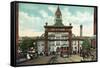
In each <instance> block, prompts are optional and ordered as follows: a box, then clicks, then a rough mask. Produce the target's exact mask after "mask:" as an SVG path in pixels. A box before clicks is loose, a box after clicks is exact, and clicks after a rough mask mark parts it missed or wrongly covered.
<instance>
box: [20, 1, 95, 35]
mask: <svg viewBox="0 0 100 68" xmlns="http://www.w3.org/2000/svg"><path fill="white" fill-rule="evenodd" d="M57 7H58V5H47V4H31V3H19V36H29V37H33V36H41V35H42V34H43V33H44V30H45V29H44V25H45V23H46V22H47V23H48V25H53V24H54V23H55V22H54V19H55V12H56V10H57ZM59 7H60V10H61V13H62V20H63V24H64V25H65V26H69V23H71V24H72V26H73V28H72V33H73V34H74V35H75V36H79V35H80V25H83V36H93V20H94V19H93V17H94V16H93V15H94V8H93V7H80V6H67V5H59Z"/></svg>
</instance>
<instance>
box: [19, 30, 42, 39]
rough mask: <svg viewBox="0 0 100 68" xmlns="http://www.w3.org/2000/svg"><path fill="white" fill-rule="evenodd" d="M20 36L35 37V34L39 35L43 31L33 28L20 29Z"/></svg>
mask: <svg viewBox="0 0 100 68" xmlns="http://www.w3.org/2000/svg"><path fill="white" fill-rule="evenodd" d="M19 33H20V36H28V37H36V36H41V35H42V34H43V32H33V30H28V29H26V30H23V31H20V32H19Z"/></svg>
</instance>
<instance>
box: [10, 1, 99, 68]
mask: <svg viewBox="0 0 100 68" xmlns="http://www.w3.org/2000/svg"><path fill="white" fill-rule="evenodd" d="M19 4H20V5H22V6H21V8H20V9H19V7H20V6H19ZM23 4H26V5H24V6H25V7H27V4H28V5H29V4H31V5H39V6H40V8H41V9H42V8H43V6H42V7H41V5H45V6H46V5H47V6H48V5H49V6H57V8H56V11H54V13H55V23H54V24H52V25H49V22H50V20H49V21H46V22H45V24H43V25H44V26H42V28H44V30H42V31H43V32H44V33H43V35H41V36H36V37H31V38H30V37H28V36H25V35H24V36H23V37H21V39H19V33H20V32H19V26H20V23H19V20H20V19H19V17H20V15H19V11H20V10H23V11H24V9H23V8H22V7H23ZM10 6H11V58H10V59H11V60H10V61H11V63H10V65H11V66H14V67H18V66H35V65H55V64H70V63H85V62H97V61H98V26H97V25H98V14H97V13H98V12H97V11H98V7H97V6H91V5H73V4H57V3H39V2H24V1H13V2H11V4H10ZM63 6H64V7H72V8H73V7H74V8H77V7H79V9H80V8H92V9H93V10H92V11H90V10H89V9H87V11H90V12H91V13H92V12H93V13H92V15H93V19H92V20H93V21H92V25H93V29H91V30H93V32H92V36H84V35H83V34H82V33H83V29H82V28H83V27H84V25H82V23H81V24H77V25H80V26H79V28H80V30H79V31H80V32H79V33H80V34H79V35H77V36H75V35H74V34H73V31H72V28H73V27H74V26H73V21H71V23H69V25H67V26H66V25H65V24H63V22H62V19H63V18H62V12H61V9H62V8H61V7H63ZM27 8H29V7H27ZM33 8H36V7H33ZM46 8H47V7H46ZM76 10H78V9H76ZM76 10H75V11H76ZM27 11H29V12H31V13H32V12H33V14H36V12H35V11H30V10H27ZM48 12H49V13H51V12H50V11H48ZM70 12H71V11H70ZM72 12H73V11H72ZM73 14H74V13H73ZM53 16H54V15H53ZM83 16H84V15H83ZM76 17H77V16H76ZM22 18H23V17H22ZM45 18H46V17H45ZM32 19H33V18H32ZM30 20H31V19H30ZM80 20H82V18H80ZM58 22H59V23H58ZM65 22H66V21H65ZM29 25H30V24H29ZM34 25H36V24H34ZM87 25H88V26H89V24H88V23H87ZM21 26H22V25H21ZM21 26H20V28H21ZM26 26H27V25H26ZM32 28H33V27H32ZM33 29H34V28H33ZM37 29H38V28H37ZM40 29H41V28H40ZM87 29H88V27H87ZM20 31H21V30H20ZM59 32H61V33H66V36H67V33H68V36H67V37H68V39H66V38H65V39H59V38H58V39H49V37H55V36H53V35H51V34H52V33H56V34H59ZM26 34H27V32H26ZM49 34H50V36H49ZM87 34H89V33H87ZM34 35H37V33H36V34H34ZM66 36H64V37H66ZM61 37H62V36H61ZM33 38H34V39H33ZM22 39H24V40H22ZM32 40H33V41H32ZM66 40H68V47H66V45H67V44H65V46H64V44H63V46H60V45H61V43H60V44H57V46H56V45H54V46H55V47H56V49H54V48H52V47H53V46H52V47H51V51H50V48H49V43H48V41H66ZM74 40H76V41H78V43H77V42H75V45H77V46H76V47H73V45H74V43H72V41H74ZM23 41H24V42H25V43H23ZM40 41H42V42H44V45H43V44H40ZM80 41H82V44H79V43H80ZM87 41H88V42H87ZM20 42H22V43H23V44H21V45H20ZM26 42H27V43H26ZM30 43H32V45H30V46H29V48H28V47H26V50H25V47H24V46H22V45H27V44H30ZM90 43H91V44H90ZM38 44H40V45H41V47H40V48H42V46H44V49H42V50H40V49H39V47H38ZM34 45H35V46H34ZM52 45H53V44H52ZM58 45H59V47H58ZM84 45H87V46H84ZM19 46H20V47H19ZM80 46H81V47H80ZM73 48H74V49H73ZM81 48H82V49H81ZM32 49H33V52H34V53H32V51H31V50H32ZM53 49H54V51H53ZM75 49H76V51H75ZM38 50H40V51H38ZM43 50H44V51H43ZM91 52H92V53H91ZM26 56H29V57H30V58H25V57H26ZM58 56H59V57H60V58H61V59H62V60H65V59H66V58H67V60H68V62H59V61H57V57H58ZM77 56H79V57H77ZM41 57H44V59H45V60H43V61H47V60H46V59H48V63H47V62H43V63H42V62H37V60H38V61H39V59H41ZM45 57H46V58H45ZM49 57H50V58H49ZM62 57H63V58H62ZM72 57H74V58H75V57H76V58H82V59H83V60H79V61H78V60H73V58H72ZM38 58H39V59H38ZM69 58H70V59H71V60H72V61H71V60H70V59H69ZM58 60H60V59H58ZM67 60H66V61H67ZM40 61H41V60H40Z"/></svg>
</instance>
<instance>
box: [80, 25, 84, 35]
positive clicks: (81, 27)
mask: <svg viewBox="0 0 100 68" xmlns="http://www.w3.org/2000/svg"><path fill="white" fill-rule="evenodd" d="M82 29H83V26H82V25H80V37H82Z"/></svg>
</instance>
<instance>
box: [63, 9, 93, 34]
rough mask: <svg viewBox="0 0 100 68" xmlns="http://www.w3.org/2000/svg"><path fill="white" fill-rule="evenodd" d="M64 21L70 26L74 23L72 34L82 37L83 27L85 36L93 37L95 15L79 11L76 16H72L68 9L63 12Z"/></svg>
mask: <svg viewBox="0 0 100 68" xmlns="http://www.w3.org/2000/svg"><path fill="white" fill-rule="evenodd" d="M62 19H63V23H64V25H66V26H68V25H69V23H72V26H73V28H72V32H73V34H75V35H76V36H79V35H80V25H81V24H82V25H83V36H92V35H93V14H90V13H89V12H87V11H84V12H81V11H77V12H76V14H72V13H71V12H70V11H69V9H68V8H65V9H63V10H62Z"/></svg>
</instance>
